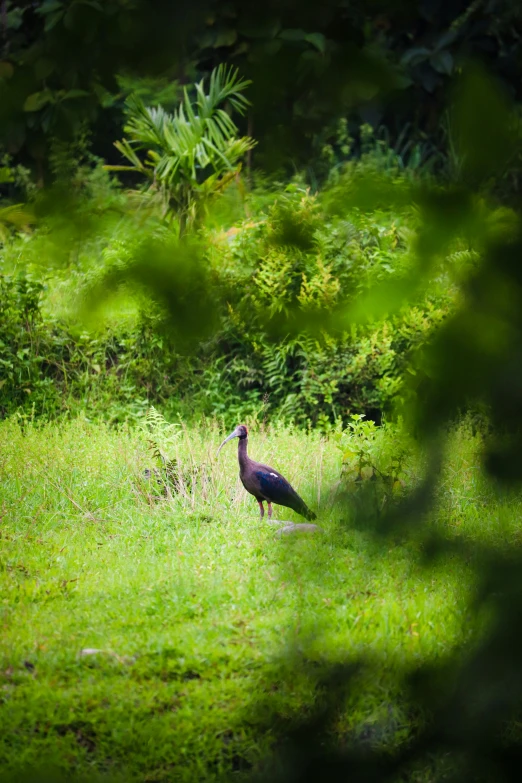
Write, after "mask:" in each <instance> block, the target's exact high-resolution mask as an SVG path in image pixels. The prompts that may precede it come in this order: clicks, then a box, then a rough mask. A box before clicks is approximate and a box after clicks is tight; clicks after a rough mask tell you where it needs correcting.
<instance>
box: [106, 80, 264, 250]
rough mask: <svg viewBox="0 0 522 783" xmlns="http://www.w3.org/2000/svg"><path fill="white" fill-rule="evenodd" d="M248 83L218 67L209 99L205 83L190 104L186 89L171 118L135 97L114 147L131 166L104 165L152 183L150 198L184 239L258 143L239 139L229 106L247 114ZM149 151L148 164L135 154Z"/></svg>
mask: <svg viewBox="0 0 522 783" xmlns="http://www.w3.org/2000/svg"><path fill="white" fill-rule="evenodd" d="M249 84H250V82H249V81H247V80H245V79H241V78H240V77H239V74H238V71H237V69H233V68H227V67H226V66H224V65H220V66H219V67H218V68H215V69H214V70H213V71H212V74H211V76H210V84H209V90H208V94H205V91H204V88H203V80H202V81H200V82H199V83H198V84H196V85H195V91H196V98H195V101H194V102H191V100H190V98H189V95H188V92H187V89H186V88H185V90H184V96H183V100H182V101H181V103H180V105H179V106H178V108H177V109H176V110H175V111H174V113H173V114H169V113H168V112H166V111H165V110H164V109H163V108H161V106H157V107H151V106H145V105H144V104H143V103H142V101H141V100H140V99H139V98H137V97H134V96H131V97H130V98H129V99H128V100H127V109H128V121H127V124H126V125H125V127H124V131H125V133H126V134H127V136H128V139H127V138H124V139H123V140H122V141H117V142H115V146H116V148H117V149H118V150H119V151H120V152H121V153H122V155H123V156H124V157H125V158H127V160H128V161H130V163H131V164H132V165H130V166H106V168H107V169H109V170H111V171H137V172H139V173H140V174H143V175H145V176H146V177H148V179H149V180H150V185H149V188H148V192H149V194H150V193H151V192H152V193H156V194H159V195H160V197H161V200H162V205H163V214H164V215H165V216H170V217H173V216H174V215H177V216H178V218H179V224H180V235H183V234H184V233H185V231H186V229H187V226H189V225H194V224H195V223H197V221H198V219H199V218H200V217H201V215H202V213H203V212H204V210H205V208H206V206H207V205H208V202H209V200H210V199H211V198H213V197H214V196H216V195H218V194H219V193H222V192H223V190H224V189H225V188H226V187H227V186H228V185H229V184H230V183H231V182H232V180H233V179H234V178H235V177H236V176H237V174H238V173H239V171H240V169H241V162H240V161H241V158H242V157H243V156H244V155H245V153H246V152H248V150H250V149H252V147H253V146H254V145H255V141H254V140H253V139H251V138H249V137H248V136H243V137H240V138H239V137H238V128H237V126H236V124H235V123H234V121H233V120H232V118H231V116H230V114H229V113H228V112H227V111H226V108H225V106H228V107H229V108H230V109H232V110H235V111H237V112H238V113H239V114H244V113H245V111H246V109H247V107H248V106H249V105H250V104H249V101H248V100H247V99H246V98H245V96H244V95H243V91H244V90H245V89H246V87H248V85H249ZM143 149H146V156H145V158H144V160H141V158H140V157H139V156H138V154H137V150H143Z"/></svg>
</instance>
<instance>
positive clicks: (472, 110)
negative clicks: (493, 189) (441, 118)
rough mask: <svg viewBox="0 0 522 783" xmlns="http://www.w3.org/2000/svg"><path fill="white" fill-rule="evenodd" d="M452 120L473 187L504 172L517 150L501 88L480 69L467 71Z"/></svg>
mask: <svg viewBox="0 0 522 783" xmlns="http://www.w3.org/2000/svg"><path fill="white" fill-rule="evenodd" d="M453 117H454V127H455V134H456V136H455V143H456V146H457V147H458V151H459V154H460V156H461V158H462V165H463V169H464V172H465V175H466V176H467V177H468V178H469V181H470V183H476V182H478V181H481V180H484V179H485V178H486V177H489V176H491V175H492V174H493V173H495V172H496V173H499V172H500V171H502V170H503V169H504V168H505V166H506V164H507V163H508V161H509V160H510V158H511V157H512V155H513V154H514V152H515V150H516V139H515V136H514V133H513V117H512V114H511V109H510V105H509V102H508V99H507V96H506V95H505V94H504V92H503V89H502V86H501V85H500V84H499V83H497V82H496V81H495V80H494V79H493V78H491V77H490V76H488V75H486V73H485V72H484V71H482V69H480V68H479V67H478V66H473V67H468V68H467V70H466V72H465V73H464V74H463V76H462V79H461V80H460V82H459V84H458V86H457V89H456V92H455V97H454V105H453Z"/></svg>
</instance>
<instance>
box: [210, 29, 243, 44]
mask: <svg viewBox="0 0 522 783" xmlns="http://www.w3.org/2000/svg"><path fill="white" fill-rule="evenodd" d="M236 41H237V31H236V30H234V29H232V28H231V27H230V28H228V29H224V30H220V31H218V33H217V34H216V37H215V38H214V41H213V44H212V45H213V47H214V49H219V47H221V46H232V45H233V44H235V42H236Z"/></svg>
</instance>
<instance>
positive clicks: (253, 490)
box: [218, 424, 316, 519]
mask: <svg viewBox="0 0 522 783" xmlns="http://www.w3.org/2000/svg"><path fill="white" fill-rule="evenodd" d="M232 438H239V443H238V445H237V458H238V460H239V478H240V479H241V483H242V484H243V486H244V488H245V489H246V491H247V492H250V494H251V495H253V496H254V497H255V499H256V500H257V502H258V503H259V509H260V511H261V519H263V517H264V514H265V509H264V506H263V501H265V500H266V502H267V504H268V518H269V519H270V517H271V516H272V503H277V505H278V506H286V507H287V508H291V509H293V510H294V511H297V513H298V514H301V516H303V517H306V519H316V516H315V514H314V512H313V511H310V509H309V508H308V506H307V505H306V503H305V502H304V500H303V499H302V498H300V497H299V495H298V494H297V492H296V491H295V489H293V487H292V486H291V485H290V484H289V483H288V481H287V480H286V479H285V478H284V476H282V475H281V474H280V473H279V472H278V471H277V470H274V468H270V467H269V466H268V465H263V464H262V463H261V462H255V461H254V460H253V459H250V457H249V456H248V454H247V443H248V430H247V428H246V427H245V425H244V424H239V425H238V426H237V427H236V429H235V430H234V432H232V433H230V435H229V436H228V438H225V440H224V441H223V443H222V444H221V446H220V447H219V449H218V454H219V452H220V450H221V449H222V448H223V446H224V445H225V443H227V442H228V441H229V440H232Z"/></svg>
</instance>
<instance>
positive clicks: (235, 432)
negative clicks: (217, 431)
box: [216, 427, 241, 456]
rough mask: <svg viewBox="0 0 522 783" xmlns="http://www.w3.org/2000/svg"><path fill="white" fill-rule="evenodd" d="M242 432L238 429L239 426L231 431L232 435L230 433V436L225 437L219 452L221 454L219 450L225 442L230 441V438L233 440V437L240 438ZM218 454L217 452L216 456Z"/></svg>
mask: <svg viewBox="0 0 522 783" xmlns="http://www.w3.org/2000/svg"><path fill="white" fill-rule="evenodd" d="M240 434H241V433H240V432H239V431H238V429H237V427H236V429H235V430H234V432H231V433H230V435H228V436H227V437H226V438H225V440H224V441H223V443H222V444H221V446H220V447H219V449H218V450H217V454H219V452H220V451H221V449H222V448H223V446H224V445H225V443H228V441H229V440H232V439H233V438H239V436H240ZM217 454H216V456H217Z"/></svg>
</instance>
